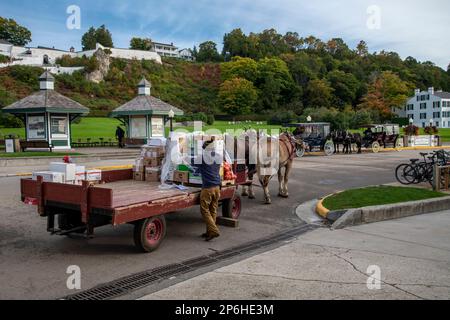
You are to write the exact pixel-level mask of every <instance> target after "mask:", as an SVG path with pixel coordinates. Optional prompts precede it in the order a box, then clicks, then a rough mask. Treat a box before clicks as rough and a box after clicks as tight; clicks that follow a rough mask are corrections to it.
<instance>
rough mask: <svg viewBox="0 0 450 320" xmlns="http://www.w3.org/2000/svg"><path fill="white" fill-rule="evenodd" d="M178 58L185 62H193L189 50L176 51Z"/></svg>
mask: <svg viewBox="0 0 450 320" xmlns="http://www.w3.org/2000/svg"><path fill="white" fill-rule="evenodd" d="M178 57H179V58H180V59H183V60H186V61H194V60H195V58H194V56H193V55H192V50H191V49H181V50H180V51H178Z"/></svg>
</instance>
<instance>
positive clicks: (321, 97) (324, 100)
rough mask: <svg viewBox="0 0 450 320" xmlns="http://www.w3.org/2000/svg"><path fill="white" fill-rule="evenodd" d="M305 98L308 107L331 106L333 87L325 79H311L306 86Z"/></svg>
mask: <svg viewBox="0 0 450 320" xmlns="http://www.w3.org/2000/svg"><path fill="white" fill-rule="evenodd" d="M305 98H306V99H305V100H306V103H307V106H308V107H311V108H320V107H325V108H328V107H330V106H331V101H332V98H333V88H331V87H330V85H329V83H328V82H327V81H325V80H319V79H314V80H311V81H310V82H309V83H308V86H307V87H306V92H305Z"/></svg>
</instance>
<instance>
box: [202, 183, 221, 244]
mask: <svg viewBox="0 0 450 320" xmlns="http://www.w3.org/2000/svg"><path fill="white" fill-rule="evenodd" d="M219 199H220V188H219V187H214V188H209V189H203V190H202V193H201V194H200V211H201V213H202V216H203V220H204V221H205V223H206V234H207V235H208V236H213V237H214V236H219V235H220V231H219V228H218V227H217V224H216V218H217V209H218V208H219Z"/></svg>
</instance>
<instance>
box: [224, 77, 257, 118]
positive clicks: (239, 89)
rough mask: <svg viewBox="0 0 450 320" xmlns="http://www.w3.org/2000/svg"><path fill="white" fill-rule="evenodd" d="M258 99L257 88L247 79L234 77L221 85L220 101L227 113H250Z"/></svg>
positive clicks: (235, 114)
mask: <svg viewBox="0 0 450 320" xmlns="http://www.w3.org/2000/svg"><path fill="white" fill-rule="evenodd" d="M257 99H258V93H257V91H256V88H255V87H254V86H253V83H251V82H250V81H248V80H246V79H242V78H234V79H231V80H227V81H225V82H224V83H222V85H221V86H220V91H219V103H220V105H221V107H222V109H223V110H224V111H225V112H226V113H227V114H230V115H233V116H237V115H243V114H249V113H251V112H252V107H253V106H254V105H255V103H256V100H257Z"/></svg>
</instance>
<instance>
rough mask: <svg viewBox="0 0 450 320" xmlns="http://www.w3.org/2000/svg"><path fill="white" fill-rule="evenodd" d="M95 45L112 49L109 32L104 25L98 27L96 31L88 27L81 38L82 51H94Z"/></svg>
mask: <svg viewBox="0 0 450 320" xmlns="http://www.w3.org/2000/svg"><path fill="white" fill-rule="evenodd" d="M97 43H99V44H101V45H102V46H104V47H108V48H113V47H114V44H113V41H112V35H111V32H109V30H108V29H106V27H105V25H102V26H100V27H99V28H98V29H95V28H94V27H90V28H89V30H88V31H87V32H86V33H85V34H84V35H83V37H82V38H81V45H82V46H83V50H94V49H95V47H96V45H97Z"/></svg>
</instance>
